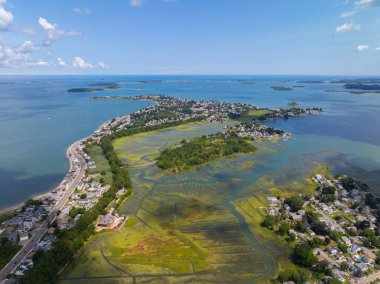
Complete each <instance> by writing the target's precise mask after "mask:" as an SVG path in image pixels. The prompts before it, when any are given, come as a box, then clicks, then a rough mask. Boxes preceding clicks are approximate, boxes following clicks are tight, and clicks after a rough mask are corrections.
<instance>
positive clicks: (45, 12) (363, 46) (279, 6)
mask: <svg viewBox="0 0 380 284" xmlns="http://www.w3.org/2000/svg"><path fill="white" fill-rule="evenodd" d="M43 74H47V75H49V74H51V75H53V74H101V75H103V74H104V75H107V74H110V75H111V74H121V75H122V74H125V75H171V74H173V75H178V74H190V75H192V74H200V75H202V74H203V75H208V74H209V75H218V74H227V75H228V74H236V75H380V0H318V1H312V0H287V1H285V0H49V1H46V0H0V75H43Z"/></svg>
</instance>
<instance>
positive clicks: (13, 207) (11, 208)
mask: <svg viewBox="0 0 380 284" xmlns="http://www.w3.org/2000/svg"><path fill="white" fill-rule="evenodd" d="M87 138H88V137H86V138H83V139H79V140H77V141H75V142H74V143H72V144H71V145H70V146H69V147H67V150H66V158H67V159H68V160H69V164H70V167H69V170H68V171H67V172H66V174H65V175H64V177H66V175H67V173H68V172H70V171H71V169H72V166H73V165H72V164H71V162H70V157H69V149H70V148H71V147H73V145H75V144H76V143H78V142H80V141H83V140H85V139H87ZM63 180H64V178H63V179H62V181H61V182H60V183H59V184H58V185H57V186H55V187H54V188H52V189H50V190H49V191H47V192H45V193H41V194H37V195H33V196H31V197H30V198H28V199H34V200H39V199H43V198H45V197H46V196H47V195H49V194H50V193H51V192H52V191H54V190H56V189H57V187H59V185H61V184H62V182H63ZM28 199H26V200H28ZM26 200H25V201H26ZM25 201H24V202H20V203H17V204H15V205H11V206H8V207H6V208H3V209H0V215H3V214H7V213H11V212H12V211H15V210H16V209H18V208H20V207H22V206H23V205H24V204H25Z"/></svg>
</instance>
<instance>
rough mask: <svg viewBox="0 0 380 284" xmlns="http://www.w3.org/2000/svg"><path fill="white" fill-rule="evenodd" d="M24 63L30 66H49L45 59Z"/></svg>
mask: <svg viewBox="0 0 380 284" xmlns="http://www.w3.org/2000/svg"><path fill="white" fill-rule="evenodd" d="M26 65H27V66H30V67H41V66H49V65H50V63H49V62H47V61H42V60H39V61H31V62H28V63H27V64H26Z"/></svg>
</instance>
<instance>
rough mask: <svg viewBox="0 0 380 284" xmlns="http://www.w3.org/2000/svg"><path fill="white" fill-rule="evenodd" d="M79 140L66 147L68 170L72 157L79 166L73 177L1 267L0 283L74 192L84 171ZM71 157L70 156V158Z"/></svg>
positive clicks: (21, 259) (20, 261)
mask: <svg viewBox="0 0 380 284" xmlns="http://www.w3.org/2000/svg"><path fill="white" fill-rule="evenodd" d="M81 142H82V140H81V141H77V142H75V143H74V144H72V145H71V146H70V147H69V148H68V149H67V153H66V154H67V157H68V158H69V160H70V170H72V168H73V163H72V159H73V157H76V158H77V159H78V160H79V168H78V170H77V171H76V175H75V178H74V179H73V180H72V181H71V182H70V183H69V186H68V187H67V190H66V191H65V192H64V194H63V195H62V196H61V198H59V200H58V201H57V202H56V204H55V205H54V207H53V210H51V211H50V213H49V215H48V216H47V218H46V220H45V221H44V222H42V224H41V226H40V227H39V228H38V229H36V230H34V231H33V232H32V234H33V236H32V237H31V238H30V239H29V240H28V242H27V243H26V244H25V245H24V247H23V248H22V249H21V250H20V251H19V252H18V253H17V254H16V255H15V256H14V257H13V258H12V260H11V261H10V262H9V263H8V264H7V265H6V266H4V267H3V269H2V270H1V271H0V283H3V282H4V281H5V280H6V277H7V275H8V274H10V273H12V272H13V271H14V270H15V269H16V268H17V267H18V266H19V265H20V264H21V263H22V262H23V261H24V259H25V257H26V256H27V255H28V254H29V252H30V251H31V250H32V249H33V248H34V246H35V245H36V244H37V243H38V242H39V241H40V240H41V238H42V237H43V236H44V235H45V234H46V233H47V230H48V227H49V223H50V222H51V221H53V220H54V219H55V217H56V214H57V211H59V210H61V209H62V208H63V206H64V205H65V203H66V202H67V200H68V199H69V197H70V196H71V195H72V193H73V192H74V190H75V188H76V187H77V185H78V183H79V182H80V181H81V179H82V178H83V177H84V175H85V173H86V161H85V160H84V158H83V157H82V156H81V155H80V154H79V153H78V152H77V151H76V148H77V147H78V146H79V145H80V143H81ZM70 157H71V158H70Z"/></svg>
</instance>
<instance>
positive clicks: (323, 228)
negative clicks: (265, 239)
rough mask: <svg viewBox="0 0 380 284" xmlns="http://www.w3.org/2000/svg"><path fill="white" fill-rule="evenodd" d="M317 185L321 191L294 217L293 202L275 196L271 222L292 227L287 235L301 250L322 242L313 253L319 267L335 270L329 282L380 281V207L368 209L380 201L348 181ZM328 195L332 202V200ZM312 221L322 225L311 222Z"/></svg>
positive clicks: (271, 199) (269, 212) (270, 200)
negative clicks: (371, 202)
mask: <svg viewBox="0 0 380 284" xmlns="http://www.w3.org/2000/svg"><path fill="white" fill-rule="evenodd" d="M313 180H314V181H315V182H316V183H318V184H319V187H318V188H319V189H318V191H317V192H316V193H315V194H313V195H311V197H310V198H308V199H306V200H305V201H304V204H303V206H302V208H301V209H299V210H296V211H292V208H291V206H289V205H288V204H287V199H285V198H281V197H274V196H270V197H268V198H267V201H268V204H269V206H267V207H266V214H267V216H273V217H274V218H276V217H278V218H279V219H280V220H282V221H281V224H283V223H287V224H289V225H290V226H289V230H288V232H287V235H289V236H292V237H293V240H294V241H295V242H296V246H299V245H302V244H304V243H308V242H310V240H315V239H316V238H317V239H319V240H317V241H315V242H313V243H314V244H315V247H314V248H313V253H314V255H315V256H316V258H317V260H318V262H319V263H321V262H323V263H324V264H325V265H326V266H327V267H329V269H330V271H331V273H330V275H328V276H326V278H329V277H333V278H336V279H338V281H340V282H342V283H346V282H347V281H348V282H351V283H370V282H371V283H372V281H375V280H379V279H380V270H377V268H376V267H377V266H376V259H377V258H378V255H379V253H380V252H379V248H380V239H379V236H378V234H379V232H378V230H379V221H378V216H377V209H378V208H377V206H380V204H377V205H374V206H372V207H371V206H369V205H368V200H369V196H370V197H371V199H373V198H377V197H375V196H374V195H373V193H370V192H369V191H368V188H367V186H366V185H363V184H361V183H359V182H355V181H354V180H353V179H351V178H349V177H347V176H338V177H336V178H335V179H328V178H326V177H324V176H323V175H321V174H317V175H316V176H315V177H313ZM325 195H330V196H329V198H327V199H326V198H325V197H324V196H325ZM376 200H377V202H378V199H376ZM374 207H376V208H374ZM311 215H313V216H314V218H315V219H316V220H313V221H311V220H310V218H311V217H310V216H311ZM300 224H301V226H300ZM301 227H302V228H303V229H300V228H301ZM321 283H322V282H321Z"/></svg>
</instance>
